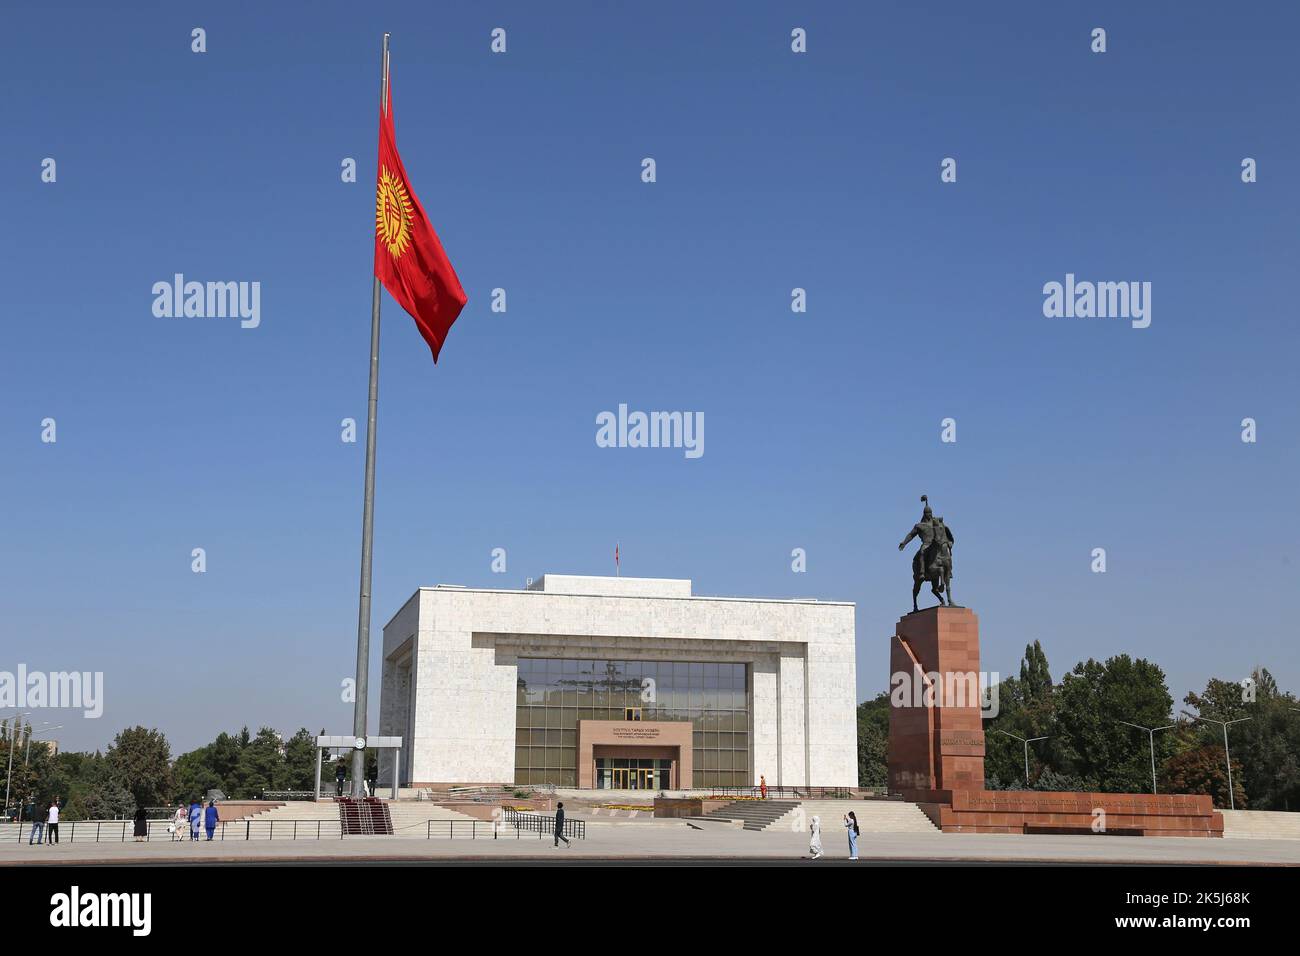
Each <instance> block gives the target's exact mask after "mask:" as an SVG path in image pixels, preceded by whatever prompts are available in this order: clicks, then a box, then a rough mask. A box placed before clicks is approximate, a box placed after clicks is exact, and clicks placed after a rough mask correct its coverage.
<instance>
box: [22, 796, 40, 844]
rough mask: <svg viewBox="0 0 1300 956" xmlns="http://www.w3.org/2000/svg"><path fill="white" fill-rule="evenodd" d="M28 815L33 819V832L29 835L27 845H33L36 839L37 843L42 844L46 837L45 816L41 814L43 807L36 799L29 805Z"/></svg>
mask: <svg viewBox="0 0 1300 956" xmlns="http://www.w3.org/2000/svg"><path fill="white" fill-rule="evenodd" d="M27 815H28V816H29V817H31V821H32V832H31V833H30V834H28V836H27V845H28V846H31V845H32V842H33V841H35V843H36V845H37V846H40V845H41V842H42V840H43V839H44V837H45V818H44V817H42V816H41V808H40V806H38V805H37V803H36V800H35V799H33V800H32V801H31V802H30V803H29V804H28V805H27ZM19 832H21V831H19Z"/></svg>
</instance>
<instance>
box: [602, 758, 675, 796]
mask: <svg viewBox="0 0 1300 956" xmlns="http://www.w3.org/2000/svg"><path fill="white" fill-rule="evenodd" d="M671 767H672V761H671V760H659V759H654V758H650V759H646V758H637V757H615V758H607V757H597V758H596V787H597V788H598V789H600V790H664V789H667V788H668V787H669V786H670V780H671Z"/></svg>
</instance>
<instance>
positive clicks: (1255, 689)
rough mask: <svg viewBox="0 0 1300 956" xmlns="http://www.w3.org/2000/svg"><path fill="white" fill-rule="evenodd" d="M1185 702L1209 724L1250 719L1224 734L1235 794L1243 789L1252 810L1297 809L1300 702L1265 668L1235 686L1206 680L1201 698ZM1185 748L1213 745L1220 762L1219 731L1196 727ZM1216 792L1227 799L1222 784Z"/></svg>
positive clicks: (1215, 726)
mask: <svg viewBox="0 0 1300 956" xmlns="http://www.w3.org/2000/svg"><path fill="white" fill-rule="evenodd" d="M1184 702H1185V703H1186V704H1187V705H1188V706H1189V707H1192V708H1193V709H1195V710H1196V712H1197V713H1198V714H1199V715H1200V716H1203V717H1208V718H1213V719H1214V720H1225V721H1227V720H1239V719H1241V718H1249V719H1248V720H1243V721H1242V722H1241V723H1236V724H1233V725H1232V726H1231V727H1230V728H1229V729H1228V744H1229V748H1230V749H1231V751H1232V757H1233V761H1232V763H1233V775H1234V777H1233V784H1234V792H1235V790H1236V788H1237V786H1240V787H1242V788H1243V789H1244V790H1245V793H1246V796H1247V798H1248V799H1249V800H1250V805H1251V807H1252V808H1254V809H1256V810H1295V809H1300V710H1297V709H1296V708H1300V702H1297V700H1296V697H1295V695H1293V694H1288V693H1283V692H1282V691H1281V690H1280V689H1279V688H1278V686H1277V681H1276V680H1274V678H1273V675H1272V674H1270V673H1269V672H1268V670H1267V669H1265V668H1259V669H1257V670H1256V671H1255V672H1254V673H1253V674H1251V676H1250V678H1249V679H1248V680H1245V681H1240V682H1236V681H1227V680H1220V679H1217V678H1215V679H1211V680H1210V681H1208V682H1207V683H1206V686H1205V691H1204V693H1201V694H1197V693H1191V694H1188V695H1187V696H1186V698H1184ZM1188 744H1189V746H1206V747H1209V746H1215V747H1217V748H1218V751H1219V754H1220V756H1221V757H1222V754H1223V728H1222V727H1220V726H1219V725H1218V724H1213V723H1209V722H1205V721H1201V722H1198V723H1197V724H1196V725H1195V727H1194V733H1192V734H1190V735H1189V739H1188ZM1220 762H1221V763H1222V762H1223V761H1222V759H1221V760H1220ZM1238 764H1240V767H1241V769H1240V771H1238V770H1237V766H1238ZM1238 774H1239V776H1238ZM1225 776H1226V771H1225ZM1220 789H1221V791H1222V793H1223V794H1225V795H1226V793H1227V788H1226V783H1224V784H1223V786H1222V787H1221V788H1220ZM1195 792H1198V793H1201V792H1204V793H1208V792H1210V791H1209V790H1198V791H1195Z"/></svg>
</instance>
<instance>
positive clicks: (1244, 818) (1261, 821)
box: [1219, 810, 1300, 840]
mask: <svg viewBox="0 0 1300 956" xmlns="http://www.w3.org/2000/svg"><path fill="white" fill-rule="evenodd" d="M1219 812H1220V813H1222V814H1223V837H1224V839H1225V840H1232V839H1237V840H1242V839H1244V840H1300V813H1295V812H1288V811H1286V810H1220V811H1219Z"/></svg>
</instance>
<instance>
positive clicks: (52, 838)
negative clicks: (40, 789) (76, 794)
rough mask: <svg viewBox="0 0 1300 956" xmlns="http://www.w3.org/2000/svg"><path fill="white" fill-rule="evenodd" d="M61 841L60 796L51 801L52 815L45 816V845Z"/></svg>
mask: <svg viewBox="0 0 1300 956" xmlns="http://www.w3.org/2000/svg"><path fill="white" fill-rule="evenodd" d="M58 842H59V798H58V797H55V798H54V799H53V800H51V801H50V815H49V816H48V817H46V818H45V845H46V846H49V845H50V844H51V843H58Z"/></svg>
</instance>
